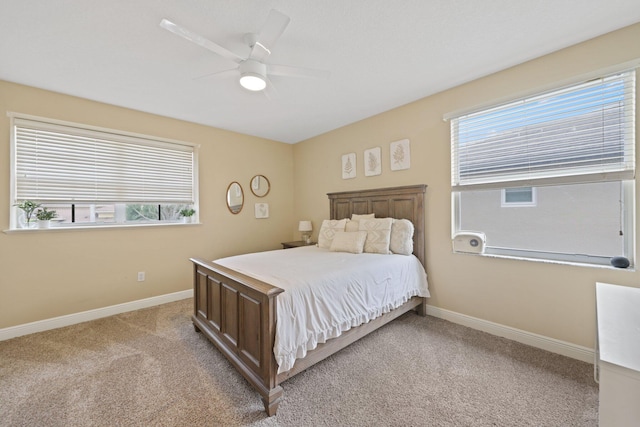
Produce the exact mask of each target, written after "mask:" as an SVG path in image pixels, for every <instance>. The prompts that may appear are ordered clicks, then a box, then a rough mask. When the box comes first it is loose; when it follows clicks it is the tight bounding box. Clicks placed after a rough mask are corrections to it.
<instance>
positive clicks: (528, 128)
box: [451, 71, 635, 191]
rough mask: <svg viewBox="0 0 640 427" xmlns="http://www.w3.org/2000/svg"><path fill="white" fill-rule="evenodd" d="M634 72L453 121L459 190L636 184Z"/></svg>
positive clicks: (454, 168)
mask: <svg viewBox="0 0 640 427" xmlns="http://www.w3.org/2000/svg"><path fill="white" fill-rule="evenodd" d="M634 132H635V71H627V72H623V73H619V74H616V75H612V76H608V77H604V78H599V79H595V80H592V81H589V82H586V83H582V84H579V85H574V86H571V87H568V88H565V89H562V90H556V91H553V92H549V93H545V94H541V95H538V96H533V97H530V98H526V99H521V100H518V101H515V102H510V103H508V104H505V105H500V106H496V107H494V108H490V109H485V110H483V111H480V112H476V113H472V114H468V115H465V116H461V117H457V118H454V119H453V120H452V121H451V150H452V153H451V154H452V155H451V159H452V187H453V190H454V191H461V190H468V189H483V188H496V187H502V188H505V187H519V186H531V185H534V186H536V185H537V186H539V185H555V184H565V183H579V182H595V181H609V180H620V179H631V178H633V177H634V174H635V135H634Z"/></svg>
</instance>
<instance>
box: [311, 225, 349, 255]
mask: <svg viewBox="0 0 640 427" xmlns="http://www.w3.org/2000/svg"><path fill="white" fill-rule="evenodd" d="M346 224H347V220H346V219H340V220H337V219H331V220H329V219H325V220H324V221H322V226H321V227H320V232H319V233H318V247H319V248H325V249H329V248H330V247H331V242H332V241H333V236H335V234H336V232H338V231H344V227H345V225H346Z"/></svg>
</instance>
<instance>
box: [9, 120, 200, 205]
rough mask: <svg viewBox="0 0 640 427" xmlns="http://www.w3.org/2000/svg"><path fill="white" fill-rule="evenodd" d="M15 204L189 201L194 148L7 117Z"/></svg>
mask: <svg viewBox="0 0 640 427" xmlns="http://www.w3.org/2000/svg"><path fill="white" fill-rule="evenodd" d="M13 131H14V135H13V138H14V140H15V191H14V198H15V202H18V201H23V200H34V201H38V202H41V203H46V202H72V203H73V202H82V203H96V202H111V203H115V202H136V203H145V202H152V203H161V202H162V203H184V204H192V203H194V150H195V148H194V146H192V145H188V144H179V143H170V142H166V141H162V140H155V139H153V138H151V137H149V138H148V139H147V138H144V137H140V136H131V135H126V134H118V133H115V132H114V133H111V132H108V131H101V130H95V129H84V128H80V127H75V126H67V125H61V124H58V123H48V122H45V121H38V120H31V119H25V118H19V117H14V118H13Z"/></svg>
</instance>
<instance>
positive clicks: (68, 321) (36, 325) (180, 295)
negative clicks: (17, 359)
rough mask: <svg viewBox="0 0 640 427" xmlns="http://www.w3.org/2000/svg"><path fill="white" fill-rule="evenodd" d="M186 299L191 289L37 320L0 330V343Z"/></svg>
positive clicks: (189, 296)
mask: <svg viewBox="0 0 640 427" xmlns="http://www.w3.org/2000/svg"><path fill="white" fill-rule="evenodd" d="M186 298H193V289H189V290H186V291H180V292H174V293H171V294H165V295H158V296H156V297H151V298H145V299H141V300H137V301H131V302H125V303H122V304H117V305H111V306H109V307H102V308H96V309H95V310H88V311H83V312H80V313H73V314H68V315H66V316H59V317H54V318H51V319H45V320H38V321H37V322H31V323H25V324H23V325H18V326H10V327H8V328H4V329H0V341H4V340H8V339H11V338H15V337H19V336H22V335H28V334H33V333H36V332H43V331H48V330H50V329H56V328H62V327H64V326H70V325H75V324H77V323H82V322H87V321H89V320H95V319H100V318H102V317H108V316H113V315H114V314H120V313H126V312H128V311H135V310H140V309H142V308H148V307H153V306H155V305H160V304H166V303H168V302H173V301H179V300H182V299H186Z"/></svg>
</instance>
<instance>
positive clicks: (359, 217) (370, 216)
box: [351, 213, 376, 221]
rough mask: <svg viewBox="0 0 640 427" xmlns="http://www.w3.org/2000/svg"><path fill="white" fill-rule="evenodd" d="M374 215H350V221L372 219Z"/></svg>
mask: <svg viewBox="0 0 640 427" xmlns="http://www.w3.org/2000/svg"><path fill="white" fill-rule="evenodd" d="M375 217H376V214H372V213H370V214H351V221H360V220H361V219H373V218H375Z"/></svg>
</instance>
